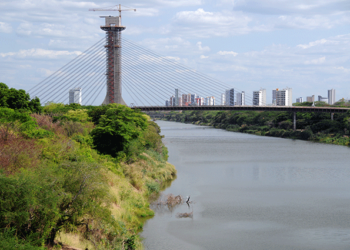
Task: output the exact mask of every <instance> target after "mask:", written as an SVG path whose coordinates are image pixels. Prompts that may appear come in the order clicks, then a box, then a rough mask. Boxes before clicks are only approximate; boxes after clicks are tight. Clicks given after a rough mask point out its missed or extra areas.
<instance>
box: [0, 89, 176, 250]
mask: <svg viewBox="0 0 350 250" xmlns="http://www.w3.org/2000/svg"><path fill="white" fill-rule="evenodd" d="M9 91H10V92H11V93H16V91H17V90H14V89H11V90H9V88H8V87H7V86H6V85H5V84H1V85H0V98H1V103H0V248H1V249H33V250H39V249H40V250H43V249H47V248H49V247H54V248H55V249H60V248H61V247H62V245H71V246H73V247H78V248H81V249H85V248H88V249H140V248H142V244H141V240H140V238H139V236H138V235H137V233H138V232H139V230H140V229H142V226H143V220H144V218H147V217H149V216H152V215H153V211H152V210H150V208H149V197H150V196H151V195H155V194H157V193H158V192H159V191H160V190H161V187H162V186H163V185H167V183H168V182H169V181H171V180H173V179H174V178H175V175H176V170H175V168H174V166H172V165H171V164H169V163H167V162H166V160H167V150H166V148H165V147H164V145H163V144H162V141H161V139H162V137H161V136H160V135H159V133H160V128H159V127H158V125H157V124H155V123H153V122H151V121H149V119H148V118H147V117H146V116H145V115H144V114H142V113H141V112H139V111H134V110H132V109H130V108H127V107H125V106H123V105H117V104H110V105H107V106H102V107H91V106H90V107H83V106H80V105H77V104H73V105H63V104H55V103H51V104H48V105H47V106H45V107H41V106H40V102H39V100H38V99H35V100H34V101H33V100H30V99H29V95H28V94H26V93H25V92H24V91H23V90H18V91H17V92H18V93H20V94H18V93H17V94H18V95H20V96H23V97H25V98H23V99H22V100H23V101H22V104H18V102H16V103H13V101H11V100H12V99H11V98H10V97H8V96H9V94H8V92H9ZM26 103H27V104H26ZM33 103H36V104H37V103H39V105H36V104H35V105H34V104H33Z"/></svg>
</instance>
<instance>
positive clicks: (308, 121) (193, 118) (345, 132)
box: [163, 110, 350, 145]
mask: <svg viewBox="0 0 350 250" xmlns="http://www.w3.org/2000/svg"><path fill="white" fill-rule="evenodd" d="M296 117H297V123H296V125H297V127H296V128H297V129H296V131H294V130H293V113H292V112H276V111H263V112H259V111H183V112H176V111H173V112H169V113H165V117H164V118H163V119H164V120H168V121H177V122H183V123H192V124H199V125H208V126H213V127H215V128H222V129H226V130H228V131H234V132H242V133H250V134H255V135H262V136H275V137H282V138H293V139H302V140H311V141H318V142H324V143H332V144H338V145H350V139H349V131H350V110H349V111H348V112H347V113H342V114H337V113H335V114H334V120H331V117H330V114H329V113H302V112H297V114H296Z"/></svg>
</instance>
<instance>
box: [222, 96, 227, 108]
mask: <svg viewBox="0 0 350 250" xmlns="http://www.w3.org/2000/svg"><path fill="white" fill-rule="evenodd" d="M225 97H226V95H225V94H221V105H222V106H224V105H225V103H226V98H225Z"/></svg>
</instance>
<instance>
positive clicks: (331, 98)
mask: <svg viewBox="0 0 350 250" xmlns="http://www.w3.org/2000/svg"><path fill="white" fill-rule="evenodd" d="M334 103H335V89H330V90H328V104H330V105H333V104H334Z"/></svg>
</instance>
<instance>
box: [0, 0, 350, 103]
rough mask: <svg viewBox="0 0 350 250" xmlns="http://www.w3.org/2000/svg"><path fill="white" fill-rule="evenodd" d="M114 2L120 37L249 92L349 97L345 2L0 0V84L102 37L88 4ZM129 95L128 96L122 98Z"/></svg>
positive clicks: (18, 83)
mask: <svg viewBox="0 0 350 250" xmlns="http://www.w3.org/2000/svg"><path fill="white" fill-rule="evenodd" d="M119 3H121V4H122V5H125V6H130V7H132V8H136V9H137V11H136V12H124V13H123V25H125V26H126V27H127V29H126V30H125V32H124V33H123V35H124V37H125V38H127V39H129V40H131V41H134V42H137V43H139V44H140V45H142V46H144V47H146V48H149V49H152V50H155V51H157V52H158V53H159V54H162V55H165V56H171V57H175V58H176V59H177V60H179V61H180V62H181V63H183V64H185V65H186V66H188V67H191V68H194V69H197V70H198V71H201V72H205V73H206V74H208V75H210V76H212V77H214V78H216V79H219V80H221V81H222V82H225V83H226V84H228V85H230V86H232V87H236V88H238V89H240V90H245V91H246V92H247V94H250V95H251V93H252V91H254V90H258V89H260V87H263V88H266V90H267V101H268V103H269V102H271V100H270V99H271V91H272V89H275V88H284V87H287V86H288V87H290V88H293V101H295V98H297V97H300V96H302V97H304V98H305V97H306V96H309V95H315V96H316V97H317V96H318V95H322V96H327V90H328V89H331V88H334V89H336V98H337V99H340V98H342V97H344V98H348V97H349V98H350V80H349V79H350V1H349V0H217V1H206V0H177V1H176V0H170V1H166V0H143V1H140V0H129V1H124V0H123V1H120V2H107V1H74V0H64V1H59V0H17V1H10V0H1V2H0V81H1V82H5V83H6V84H8V85H9V86H10V87H14V88H22V89H25V90H29V89H30V88H31V87H33V86H34V85H35V84H37V83H39V82H40V81H41V80H43V79H44V78H46V77H47V76H49V75H50V74H51V73H52V72H55V71H56V70H58V69H59V68H60V67H61V66H63V65H64V64H66V63H68V62H69V61H70V60H72V59H73V58H74V57H75V56H77V55H78V54H79V53H81V52H82V51H84V50H85V49H87V48H88V47H90V46H91V45H93V44H94V43H95V42H97V41H98V40H100V39H101V38H103V37H104V32H103V31H102V30H100V28H99V26H100V25H101V24H103V19H101V18H99V16H100V15H110V14H111V15H113V14H116V12H90V11H88V9H89V8H99V7H108V6H113V5H116V4H119ZM127 102H128V100H127Z"/></svg>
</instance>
